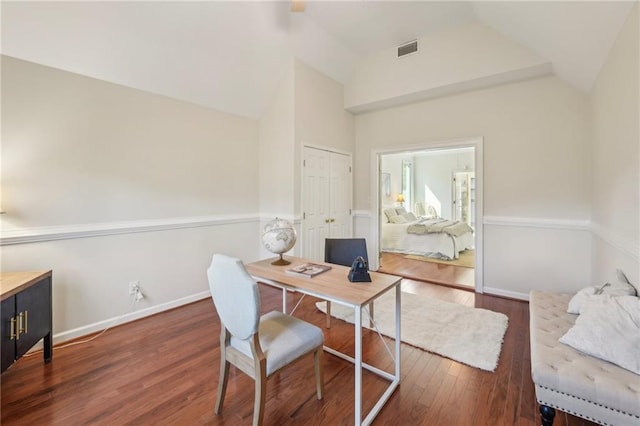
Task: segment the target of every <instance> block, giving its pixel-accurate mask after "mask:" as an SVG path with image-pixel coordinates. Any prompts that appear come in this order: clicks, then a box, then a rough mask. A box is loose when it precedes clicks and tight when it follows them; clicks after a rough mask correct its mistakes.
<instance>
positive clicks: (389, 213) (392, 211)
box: [384, 209, 398, 223]
mask: <svg viewBox="0 0 640 426" xmlns="http://www.w3.org/2000/svg"><path fill="white" fill-rule="evenodd" d="M384 215H385V216H386V217H387V220H388V221H389V222H391V218H392V217H395V216H398V213H396V209H385V210H384ZM392 223H393V222H392Z"/></svg>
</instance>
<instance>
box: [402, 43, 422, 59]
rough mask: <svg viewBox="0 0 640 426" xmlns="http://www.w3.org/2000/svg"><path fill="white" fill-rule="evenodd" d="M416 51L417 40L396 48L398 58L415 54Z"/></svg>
mask: <svg viewBox="0 0 640 426" xmlns="http://www.w3.org/2000/svg"><path fill="white" fill-rule="evenodd" d="M417 51H418V40H413V41H410V42H408V43H405V44H402V45H400V46H398V58H401V57H403V56H407V55H410V54H412V53H416V52H417Z"/></svg>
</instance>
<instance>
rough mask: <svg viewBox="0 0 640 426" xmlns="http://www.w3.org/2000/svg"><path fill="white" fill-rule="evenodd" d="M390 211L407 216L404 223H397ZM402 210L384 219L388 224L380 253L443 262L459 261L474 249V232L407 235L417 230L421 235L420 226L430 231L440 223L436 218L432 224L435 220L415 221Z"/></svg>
mask: <svg viewBox="0 0 640 426" xmlns="http://www.w3.org/2000/svg"><path fill="white" fill-rule="evenodd" d="M391 210H394V211H395V212H397V211H398V210H400V214H399V215H398V214H396V215H397V216H403V215H404V217H405V220H404V221H402V220H399V219H395V220H394V217H393V216H394V214H393V212H391ZM401 210H403V209H387V210H385V215H386V216H387V219H388V220H389V222H388V223H383V224H382V227H381V228H382V229H381V234H382V235H381V238H380V249H381V251H383V252H391V253H403V254H416V255H421V256H431V257H437V258H441V259H457V258H458V257H459V254H460V252H461V251H464V250H467V249H472V248H473V245H474V239H473V230H469V231H467V232H454V233H453V234H456V235H451V234H450V233H447V232H429V231H426V230H425V231H424V232H423V233H411V232H408V230H411V231H412V232H416V228H417V229H418V232H419V230H420V227H421V226H425V224H426V226H427V228H428V227H429V225H430V224H432V223H438V222H439V221H438V220H437V218H436V220H431V219H432V218H430V219H427V220H425V218H415V217H412V215H411V213H409V214H408V215H407V214H406V212H405V213H402V211H401ZM407 219H412V220H407ZM440 221H442V219H440ZM393 222H396V223H393ZM458 234H459V235H458Z"/></svg>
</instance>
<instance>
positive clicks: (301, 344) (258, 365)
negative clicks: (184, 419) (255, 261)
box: [207, 254, 324, 425]
mask: <svg viewBox="0 0 640 426" xmlns="http://www.w3.org/2000/svg"><path fill="white" fill-rule="evenodd" d="M207 275H208V278H209V288H210V289H211V297H212V298H213V303H214V305H215V307H216V310H217V312H218V316H219V317H220V322H221V324H220V379H219V381H218V396H217V400H216V407H215V412H216V414H220V413H221V412H222V403H223V401H224V394H225V391H226V388H227V380H228V377H229V364H233V365H235V366H236V367H237V368H238V369H240V370H241V371H242V372H244V373H245V374H247V375H248V376H250V377H251V378H253V379H254V380H255V400H254V411H253V424H254V425H260V424H262V419H263V416H264V405H265V395H266V390H267V378H268V377H270V376H271V375H272V374H273V373H275V372H277V371H278V370H280V369H281V368H282V367H284V366H286V365H287V364H290V363H291V362H293V361H295V360H297V359H298V358H300V357H302V356H304V355H306V354H308V353H310V352H313V354H314V361H315V376H316V393H317V397H318V399H322V394H323V392H324V381H323V373H322V346H323V343H324V335H323V334H322V330H321V329H320V328H318V327H316V326H315V325H312V324H309V323H307V322H305V321H302V320H300V319H298V318H295V317H292V316H289V315H286V314H283V313H282V312H277V311H272V312H269V313H267V314H265V315H262V316H260V294H259V291H258V284H257V283H256V282H255V281H254V280H253V279H252V278H251V276H250V275H249V273H248V272H247V271H246V269H245V267H244V265H243V264H242V261H240V259H236V258H233V257H229V256H225V255H222V254H214V255H213V259H212V260H211V266H209V269H208V270H207Z"/></svg>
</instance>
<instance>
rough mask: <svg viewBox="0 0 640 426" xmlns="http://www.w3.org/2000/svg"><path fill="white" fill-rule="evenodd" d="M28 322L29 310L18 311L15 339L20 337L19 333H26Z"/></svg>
mask: <svg viewBox="0 0 640 426" xmlns="http://www.w3.org/2000/svg"><path fill="white" fill-rule="evenodd" d="M28 322H29V311H24V312H20V313H19V314H18V332H17V333H16V340H19V339H20V334H21V333H22V334H27V330H28Z"/></svg>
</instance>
